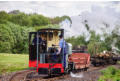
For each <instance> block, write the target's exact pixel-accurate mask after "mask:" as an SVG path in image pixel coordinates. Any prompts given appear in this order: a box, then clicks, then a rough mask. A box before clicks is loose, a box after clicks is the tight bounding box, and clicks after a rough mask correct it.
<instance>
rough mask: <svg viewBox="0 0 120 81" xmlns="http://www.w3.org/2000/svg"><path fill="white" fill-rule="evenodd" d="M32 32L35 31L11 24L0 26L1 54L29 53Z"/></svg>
mask: <svg viewBox="0 0 120 81" xmlns="http://www.w3.org/2000/svg"><path fill="white" fill-rule="evenodd" d="M30 31H34V29H33V28H32V27H22V26H19V25H15V24H13V23H10V22H7V23H6V24H0V52H7V53H9V52H12V53H27V52H28V34H29V32H30Z"/></svg>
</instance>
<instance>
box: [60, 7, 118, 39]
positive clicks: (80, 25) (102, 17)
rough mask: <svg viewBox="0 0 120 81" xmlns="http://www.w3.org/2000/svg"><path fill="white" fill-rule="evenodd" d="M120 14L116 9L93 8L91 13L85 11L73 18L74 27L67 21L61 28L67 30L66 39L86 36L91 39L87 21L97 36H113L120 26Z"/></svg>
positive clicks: (62, 23)
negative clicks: (112, 33) (105, 34)
mask: <svg viewBox="0 0 120 81" xmlns="http://www.w3.org/2000/svg"><path fill="white" fill-rule="evenodd" d="M119 18H120V13H118V12H117V11H116V10H115V8H111V7H108V6H107V7H100V6H96V5H94V6H92V7H91V11H89V12H88V11H84V12H82V13H81V14H80V15H79V16H72V17H71V20H72V25H71V26H70V21H69V20H67V19H66V20H65V21H63V22H61V23H60V26H61V28H64V29H65V37H71V36H79V35H83V34H84V35H85V36H86V38H87V39H89V37H90V34H89V31H88V30H87V29H86V27H85V22H84V21H85V20H87V22H86V23H87V24H88V26H89V27H90V30H94V31H95V32H96V34H100V35H103V33H107V34H111V32H112V31H113V29H115V28H116V26H120V20H119Z"/></svg>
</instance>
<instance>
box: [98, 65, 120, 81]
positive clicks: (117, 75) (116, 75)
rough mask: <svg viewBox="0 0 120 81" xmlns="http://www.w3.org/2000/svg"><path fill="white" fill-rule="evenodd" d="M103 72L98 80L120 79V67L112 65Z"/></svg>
mask: <svg viewBox="0 0 120 81" xmlns="http://www.w3.org/2000/svg"><path fill="white" fill-rule="evenodd" d="M101 72H102V76H101V77H100V79H99V80H98V81H120V69H117V68H115V67H112V66H111V67H108V68H107V69H105V70H102V71H101Z"/></svg>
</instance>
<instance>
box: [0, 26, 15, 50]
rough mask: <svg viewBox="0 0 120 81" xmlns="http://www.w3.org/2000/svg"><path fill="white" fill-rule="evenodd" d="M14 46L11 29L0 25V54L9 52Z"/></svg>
mask: <svg viewBox="0 0 120 81" xmlns="http://www.w3.org/2000/svg"><path fill="white" fill-rule="evenodd" d="M13 46H14V37H13V32H12V30H11V28H9V27H7V25H5V24H0V52H11V49H12V47H13Z"/></svg>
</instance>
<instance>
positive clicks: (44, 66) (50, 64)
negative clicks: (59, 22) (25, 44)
mask: <svg viewBox="0 0 120 81" xmlns="http://www.w3.org/2000/svg"><path fill="white" fill-rule="evenodd" d="M60 34H62V35H63V39H64V29H55V28H44V29H40V30H38V31H37V32H30V33H29V67H35V68H36V70H37V72H38V74H42V75H55V74H61V73H68V72H69V71H71V70H76V69H83V68H88V67H89V65H90V55H89V54H88V53H79V52H75V51H74V52H72V45H71V44H70V43H66V44H65V45H66V47H67V50H66V51H67V54H64V50H62V52H61V53H60V54H58V55H57V54H56V52H57V49H58V47H59V35H60ZM63 48H64V45H63Z"/></svg>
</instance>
